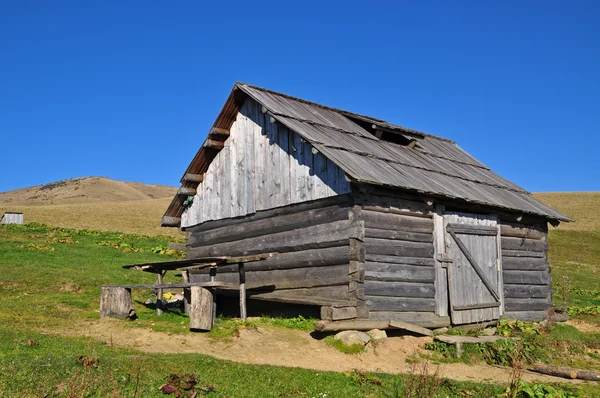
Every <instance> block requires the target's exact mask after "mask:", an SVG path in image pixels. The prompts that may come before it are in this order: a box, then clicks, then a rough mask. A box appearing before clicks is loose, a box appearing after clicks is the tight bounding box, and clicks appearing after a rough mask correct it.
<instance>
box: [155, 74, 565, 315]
mask: <svg viewBox="0 0 600 398" xmlns="http://www.w3.org/2000/svg"><path fill="white" fill-rule="evenodd" d="M181 183H182V186H181V188H180V189H179V192H178V193H177V195H176V197H175V198H174V199H173V201H172V203H171V204H170V206H169V208H168V210H167V212H166V214H165V216H164V217H163V221H162V225H163V226H167V227H180V228H181V229H182V230H184V231H186V232H187V246H188V250H189V251H188V257H189V258H200V257H210V256H241V255H250V254H257V253H272V252H276V253H277V255H275V256H273V257H271V258H269V259H268V260H265V261H257V262H256V263H248V264H246V288H247V289H249V290H248V295H249V298H250V299H261V300H268V301H277V302H284V303H299V304H306V305H316V306H321V314H322V317H324V318H328V319H334V320H335V319H355V320H389V319H393V320H399V321H407V322H412V323H415V324H419V325H421V326H425V327H441V326H447V325H450V324H454V325H458V324H468V323H475V322H484V321H492V320H496V319H498V318H499V317H503V316H504V317H513V318H518V319H522V320H539V319H543V318H545V317H546V316H547V310H548V309H549V308H551V306H552V304H551V296H552V289H551V278H550V267H549V264H548V257H547V250H548V244H547V239H546V238H547V232H548V227H547V224H548V223H550V224H552V225H555V226H556V225H558V223H559V222H561V221H571V220H570V219H569V218H568V217H567V216H565V215H564V214H561V213H560V212H558V211H556V210H554V209H552V208H550V207H548V206H546V205H545V204H543V203H541V202H539V201H537V200H536V199H534V198H533V197H532V196H531V194H530V193H529V192H527V191H526V190H525V189H523V188H521V187H519V186H517V185H516V184H514V183H512V182H510V181H508V180H506V179H504V178H502V177H500V176H499V175H497V174H495V173H493V172H492V171H491V170H490V169H489V168H488V167H486V166H485V165H483V164H482V163H481V162H479V161H478V160H476V159H475V158H474V157H472V156H471V155H469V154H468V153H466V152H465V151H464V150H462V149H461V148H460V147H459V146H457V145H456V143H455V142H454V141H451V140H448V139H445V138H441V137H436V136H433V135H430V134H425V133H422V132H420V131H416V130H412V129H408V128H405V127H402V126H398V125H393V124H390V123H387V122H385V121H384V120H381V119H376V118H373V117H369V116H364V115H360V114H356V113H352V112H347V111H344V110H340V109H334V108H330V107H326V106H323V105H319V104H316V103H312V102H308V101H305V100H302V99H298V98H294V97H290V96H288V95H284V94H280V93H276V92H273V91H270V90H266V89H263V88H259V87H255V86H251V85H248V84H244V83H237V84H235V86H234V88H233V90H232V92H231V94H230V96H229V98H228V99H227V102H226V103H225V106H224V107H223V109H222V110H221V112H220V114H219V115H218V117H217V119H216V121H215V123H214V125H213V126H212V128H211V129H210V130H209V133H208V137H207V139H206V140H205V141H204V143H203V144H202V147H201V148H200V150H199V151H198V153H197V154H196V156H195V157H194V159H193V160H192V162H191V164H190V165H189V167H188V169H187V170H186V172H185V173H184V175H183V178H182V179H181ZM218 272H219V273H218V275H217V276H216V280H217V281H223V282H230V283H232V284H234V285H235V284H237V283H239V279H238V274H237V267H235V266H231V267H229V268H228V267H221V268H220V269H219V270H218ZM188 277H189V278H190V280H191V281H198V282H201V281H208V280H209V278H210V276H209V271H208V270H201V271H195V272H194V271H192V272H190V275H188Z"/></svg>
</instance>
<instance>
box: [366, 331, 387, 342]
mask: <svg viewBox="0 0 600 398" xmlns="http://www.w3.org/2000/svg"><path fill="white" fill-rule="evenodd" d="M367 334H368V335H369V337H370V338H371V340H381V339H385V338H387V333H386V332H385V330H380V329H371V330H369V331H368V332H367Z"/></svg>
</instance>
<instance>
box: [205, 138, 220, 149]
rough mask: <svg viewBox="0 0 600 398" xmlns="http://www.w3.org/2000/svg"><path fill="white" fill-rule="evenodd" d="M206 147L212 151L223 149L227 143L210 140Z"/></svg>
mask: <svg viewBox="0 0 600 398" xmlns="http://www.w3.org/2000/svg"><path fill="white" fill-rule="evenodd" d="M204 146H205V147H206V148H212V149H219V150H220V149H223V148H224V147H225V143H224V142H223V141H216V140H211V139H210V138H209V139H207V140H206V141H205V142H204Z"/></svg>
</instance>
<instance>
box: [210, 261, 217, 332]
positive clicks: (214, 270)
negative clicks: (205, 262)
mask: <svg viewBox="0 0 600 398" xmlns="http://www.w3.org/2000/svg"><path fill="white" fill-rule="evenodd" d="M209 272H210V281H211V282H214V281H215V279H216V277H217V267H212V268H210V269H209ZM211 291H212V295H213V307H212V325H213V326H214V324H215V320H216V318H217V288H216V287H213V288H211Z"/></svg>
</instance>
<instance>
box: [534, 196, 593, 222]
mask: <svg viewBox="0 0 600 398" xmlns="http://www.w3.org/2000/svg"><path fill="white" fill-rule="evenodd" d="M533 196H534V197H535V198H536V199H538V200H540V201H542V202H544V203H546V204H547V205H548V206H551V207H553V208H555V209H556V210H558V211H560V212H562V213H564V214H566V215H567V216H569V217H571V218H572V219H573V220H575V222H570V223H561V224H560V226H559V227H558V230H573V231H574V230H576V231H600V214H599V213H598V212H597V211H596V207H598V204H600V192H538V193H534V194H533Z"/></svg>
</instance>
